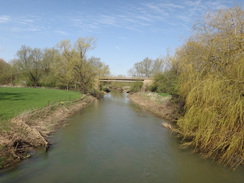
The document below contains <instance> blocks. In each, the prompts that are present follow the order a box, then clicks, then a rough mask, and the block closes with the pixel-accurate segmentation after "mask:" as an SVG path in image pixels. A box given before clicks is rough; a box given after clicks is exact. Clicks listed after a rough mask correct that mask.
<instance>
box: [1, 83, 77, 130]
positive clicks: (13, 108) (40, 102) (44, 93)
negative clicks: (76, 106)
mask: <svg viewBox="0 0 244 183" xmlns="http://www.w3.org/2000/svg"><path fill="white" fill-rule="evenodd" d="M79 98H81V94H80V93H79V92H74V91H64V90H56V89H41V88H10V87H0V127H1V126H2V125H4V121H8V120H10V119H11V118H13V117H15V116H18V115H20V114H21V113H23V112H25V111H28V110H32V109H41V108H43V107H45V106H47V105H50V104H54V103H57V102H60V103H61V104H62V103H63V102H65V101H71V100H76V99H79Z"/></svg>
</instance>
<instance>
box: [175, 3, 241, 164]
mask: <svg viewBox="0 0 244 183" xmlns="http://www.w3.org/2000/svg"><path fill="white" fill-rule="evenodd" d="M243 17H244V12H243V10H242V9H241V8H240V7H234V8H230V9H226V10H219V11H218V12H216V13H208V14H207V15H206V17H205V19H204V21H203V22H200V23H198V24H196V26H195V34H194V35H193V36H192V37H191V38H190V39H189V40H188V41H187V42H186V43H185V45H184V46H182V47H181V48H180V49H178V51H177V53H176V59H177V60H178V63H179V65H178V66H179V71H180V72H179V94H180V96H181V98H183V99H184V100H185V106H184V109H185V111H184V113H183V116H182V117H181V118H180V119H179V120H178V122H177V125H178V126H179V133H180V134H181V135H182V137H183V139H187V142H186V143H184V145H185V146H189V145H191V146H193V147H194V150H195V151H199V152H201V153H202V156H203V157H205V158H208V157H211V158H213V159H217V160H218V162H221V163H224V164H226V165H229V166H231V167H233V168H236V167H237V166H239V165H242V164H244V157H243V152H244V144H243V141H244V133H243V132H244V110H243V106H244V98H243V97H244V57H243V49H244V48H243V46H244V42H243V40H244V31H243V27H244V20H243V19H244V18H243Z"/></svg>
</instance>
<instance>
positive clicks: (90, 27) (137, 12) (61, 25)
mask: <svg viewBox="0 0 244 183" xmlns="http://www.w3.org/2000/svg"><path fill="white" fill-rule="evenodd" d="M236 5H238V6H241V7H242V8H243V7H244V6H243V3H242V0H0V58H2V59H4V60H5V61H7V62H10V61H11V59H14V58H16V52H17V51H18V50H19V49H20V47H21V46H22V45H26V46H30V47H32V48H43V49H44V48H52V47H55V46H56V44H57V43H58V42H60V41H61V40H67V39H68V40H71V42H75V41H76V40H77V39H78V38H79V37H83V38H85V37H93V38H94V39H95V40H96V47H95V49H93V50H90V51H89V52H88V56H89V57H90V56H95V57H99V58H101V61H102V62H104V63H105V64H107V65H109V67H110V71H111V74H112V75H120V74H121V75H127V72H128V70H129V69H130V68H132V67H133V65H134V64H135V63H136V62H140V61H142V60H143V59H144V58H146V57H149V58H151V59H156V58H159V57H164V56H166V55H167V54H172V53H173V52H174V51H175V49H176V48H178V47H180V46H181V45H183V44H184V41H185V40H186V39H187V38H188V37H189V36H190V35H191V34H192V26H193V25H194V23H195V22H196V21H198V20H200V19H201V18H202V17H203V16H204V14H205V13H206V12H207V11H217V10H219V9H226V8H230V7H233V6H236Z"/></svg>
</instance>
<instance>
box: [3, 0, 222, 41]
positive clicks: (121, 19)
mask: <svg viewBox="0 0 244 183" xmlns="http://www.w3.org/2000/svg"><path fill="white" fill-rule="evenodd" d="M226 3H227V0H213V1H210V0H207V1H202V0H186V1H180V0H179V1H163V2H158V1H150V2H145V1H138V3H134V4H128V5H125V6H122V7H119V6H118V7H117V8H115V9H116V10H114V11H97V12H94V13H92V14H89V13H88V14H87V13H86V12H82V13H80V12H76V13H72V15H67V14H66V15H65V14H63V15H62V17H60V16H53V17H52V19H48V18H47V17H44V16H43V15H40V16H39V17H38V16H24V17H13V16H8V15H0V24H2V25H4V26H2V27H0V29H1V30H3V29H5V30H10V31H13V32H34V31H45V30H48V31H52V32H53V33H56V34H59V35H66V36H67V35H69V33H68V32H67V31H65V30H66V29H67V28H68V29H71V30H74V31H76V32H91V33H92V32H93V33H99V32H102V31H103V30H104V29H107V28H118V29H121V30H123V29H126V30H130V31H136V32H142V31H151V32H155V31H158V32H161V31H162V32H165V31H166V30H165V29H163V28H162V27H165V26H166V25H168V26H171V27H172V26H174V27H179V26H181V25H182V24H184V26H189V27H190V26H191V25H192V24H193V23H194V21H195V19H196V17H197V16H202V15H203V14H204V13H205V12H206V11H207V10H209V9H214V10H215V9H219V8H226V7H227V6H226ZM155 26H156V27H157V28H155V29H154V30H153V28H152V27H155Z"/></svg>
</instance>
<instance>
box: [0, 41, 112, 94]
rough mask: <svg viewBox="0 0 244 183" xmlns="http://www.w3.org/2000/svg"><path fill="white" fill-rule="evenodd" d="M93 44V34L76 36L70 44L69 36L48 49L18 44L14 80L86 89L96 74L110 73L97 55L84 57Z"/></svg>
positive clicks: (90, 85) (93, 80)
mask: <svg viewBox="0 0 244 183" xmlns="http://www.w3.org/2000/svg"><path fill="white" fill-rule="evenodd" d="M94 45H95V40H94V39H93V38H79V39H78V40H77V41H76V42H75V43H73V44H72V43H71V41H70V40H63V41H61V42H60V43H58V44H57V46H56V48H52V49H43V50H41V49H38V48H35V49H32V48H30V47H28V46H22V47H21V48H20V50H19V51H18V52H17V54H16V55H17V58H16V59H15V60H13V61H12V62H13V68H14V69H13V74H14V76H15V78H14V79H15V80H14V83H16V84H21V85H25V86H34V87H37V86H45V87H58V88H61V89H68V90H69V89H72V90H80V91H81V92H82V93H87V92H89V91H90V90H92V89H93V88H94V86H95V79H96V77H102V76H108V75H109V73H110V72H109V67H108V66H107V65H105V64H104V63H102V62H101V61H100V58H96V57H91V58H87V52H88V51H89V50H91V49H93V48H94ZM0 79H1V75H0ZM0 82H1V81H0Z"/></svg>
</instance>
